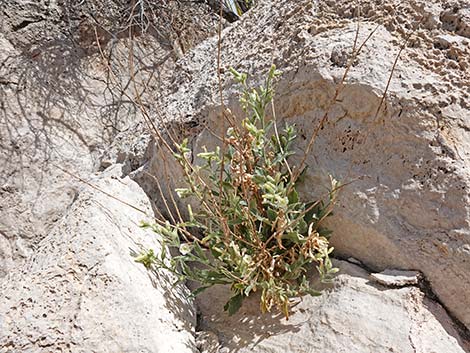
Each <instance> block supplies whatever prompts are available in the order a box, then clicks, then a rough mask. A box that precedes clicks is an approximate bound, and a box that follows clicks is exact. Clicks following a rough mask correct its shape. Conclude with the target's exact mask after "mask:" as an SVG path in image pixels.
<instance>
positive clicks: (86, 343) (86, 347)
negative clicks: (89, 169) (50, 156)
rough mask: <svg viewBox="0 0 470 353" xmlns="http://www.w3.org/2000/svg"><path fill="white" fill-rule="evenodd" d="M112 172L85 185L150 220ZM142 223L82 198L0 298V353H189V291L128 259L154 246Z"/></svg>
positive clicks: (103, 200) (142, 198)
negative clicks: (94, 188) (140, 224)
mask: <svg viewBox="0 0 470 353" xmlns="http://www.w3.org/2000/svg"><path fill="white" fill-rule="evenodd" d="M120 174H121V170H120V168H117V167H114V168H112V170H108V171H107V172H106V175H104V176H102V177H100V178H95V179H94V180H93V183H94V184H95V185H97V186H98V187H99V188H101V189H102V190H104V191H106V192H107V193H110V194H112V195H113V196H114V197H116V198H118V199H120V200H122V201H124V202H127V203H129V204H131V205H133V206H135V207H137V208H139V209H141V210H142V211H144V212H146V213H148V214H150V213H151V207H150V203H149V201H148V198H147V197H146V195H145V194H144V193H143V191H142V190H141V189H140V188H139V186H138V185H137V184H135V183H134V182H132V181H131V180H130V179H129V178H125V179H122V180H120V179H119V176H120ZM145 217H146V216H145V214H143V213H141V212H138V211H136V210H135V209H132V208H130V207H128V206H125V205H124V204H122V203H121V202H119V201H117V200H115V199H111V198H110V197H109V196H107V195H104V194H103V193H101V192H99V191H96V190H87V189H85V190H82V192H80V195H79V196H78V198H77V200H76V201H75V202H74V203H73V204H72V206H71V207H70V209H69V210H68V211H67V212H66V215H65V216H64V217H63V218H62V219H61V220H60V221H58V223H57V224H56V225H55V227H54V228H53V230H52V231H51V233H50V234H49V235H48V236H47V237H46V238H45V239H44V240H43V241H42V242H41V243H40V244H39V249H38V250H37V252H36V253H35V255H34V256H33V257H31V258H29V260H28V261H27V263H26V264H25V265H24V266H23V267H21V268H20V269H18V270H17V271H16V272H14V273H10V275H9V276H7V277H6V278H5V279H4V281H3V282H2V284H1V287H0V291H1V293H2V296H1V298H0V352H2V353H6V352H59V351H63V352H65V351H66V352H149V353H150V352H152V353H153V352H162V353H163V352H164V353H169V352H175V353H184V352H194V351H195V343H194V337H193V331H194V325H195V315H194V311H193V308H192V303H191V301H190V300H188V299H186V298H187V294H188V292H187V290H185V289H184V288H183V287H180V288H179V287H176V288H175V287H173V286H172V284H173V282H174V278H172V277H171V276H170V275H169V274H168V273H165V272H164V271H158V273H150V272H148V271H147V270H146V269H145V268H144V266H143V265H141V264H138V263H136V262H134V260H133V257H132V256H131V255H132V254H133V253H139V252H140V251H141V250H142V249H143V248H154V249H155V251H157V252H158V249H159V246H158V243H157V239H156V235H155V234H152V233H149V232H148V231H145V230H143V229H141V228H139V226H138V224H139V222H140V221H141V220H143V219H145Z"/></svg>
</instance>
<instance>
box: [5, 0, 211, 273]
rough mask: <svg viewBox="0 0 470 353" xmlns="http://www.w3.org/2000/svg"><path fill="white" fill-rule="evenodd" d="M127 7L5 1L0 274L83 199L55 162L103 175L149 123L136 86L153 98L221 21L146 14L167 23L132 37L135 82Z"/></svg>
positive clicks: (172, 10)
mask: <svg viewBox="0 0 470 353" xmlns="http://www.w3.org/2000/svg"><path fill="white" fill-rule="evenodd" d="M155 4H156V5H157V6H158V5H159V3H155ZM128 5H129V4H127V5H126V2H116V1H113V0H104V1H103V0H90V1H78V2H77V1H59V2H58V1H43V0H40V1H24V0H8V1H3V2H2V6H1V8H0V278H1V277H3V276H5V275H6V274H7V273H8V272H10V271H12V270H13V269H14V268H15V267H16V266H19V265H20V264H21V263H22V262H23V261H25V259H27V258H28V257H30V256H32V254H33V253H34V250H35V249H36V248H37V246H38V243H39V242H40V241H41V240H42V239H43V238H44V237H45V236H46V235H47V234H48V232H49V231H50V229H51V228H52V227H53V226H54V224H55V222H56V221H57V220H58V219H60V217H61V216H62V214H63V210H64V209H66V208H67V207H68V206H69V205H70V204H71V202H72V201H73V199H74V197H75V195H76V190H77V184H75V183H73V180H74V179H73V178H72V177H70V176H69V175H66V174H64V173H63V172H62V171H61V170H59V169H58V168H56V165H58V166H60V167H62V168H63V169H66V170H67V171H69V172H71V173H73V174H75V175H77V176H79V177H82V178H86V177H87V176H88V175H90V173H91V172H93V171H95V170H97V169H98V168H99V161H98V160H99V159H100V156H101V155H102V154H103V151H104V149H105V148H106V147H107V146H108V145H109V144H110V143H111V142H112V141H113V140H114V137H115V136H116V134H117V133H119V132H122V131H126V130H127V129H129V127H130V126H133V125H134V124H135V123H136V122H138V121H141V120H142V116H141V114H140V113H139V110H138V109H137V108H136V106H135V104H134V102H133V101H132V100H133V99H134V98H133V97H134V94H135V92H134V91H135V89H137V90H138V91H139V92H141V98H142V101H143V102H147V92H151V91H153V90H158V87H159V85H160V81H161V80H164V79H165V77H166V72H167V71H172V70H173V67H174V62H175V60H176V59H177V58H178V57H179V56H181V55H182V53H184V52H185V51H187V50H188V49H189V48H190V47H191V46H193V45H195V43H198V42H199V41H201V40H202V39H203V38H205V37H207V36H208V35H209V34H210V33H211V32H214V31H215V25H216V23H217V22H216V19H215V17H214V15H213V13H212V11H211V10H210V9H209V8H208V6H206V5H203V4H202V5H201V6H197V7H195V6H192V5H191V4H187V3H185V4H183V3H182V2H178V3H176V2H171V3H170V4H168V6H166V7H165V9H164V10H165V11H164V13H162V12H157V13H158V15H157V17H158V16H161V17H162V18H160V20H159V19H158V18H153V17H152V18H150V17H146V20H149V21H154V22H155V21H156V23H157V24H158V26H160V27H165V26H166V27H165V28H164V29H163V30H161V31H160V32H159V34H156V33H155V32H152V31H150V32H151V33H149V34H148V35H146V36H139V37H138V38H135V39H134V41H133V54H134V55H135V61H134V67H135V71H138V74H136V75H135V86H134V84H132V85H131V84H130V76H131V75H130V71H131V69H130V66H129V65H130V64H129V57H130V55H129V54H130V43H129V40H128V38H126V37H128V32H127V31H125V27H126V26H128V25H129V23H128V20H129V17H128V11H129V10H130V9H131V6H130V5H129V6H128ZM145 5H146V6H147V5H148V2H145ZM164 16H167V17H166V18H163V17H164ZM171 17H174V18H176V19H175V20H174V21H173V22H172V25H171V26H168V25H167V23H165V21H170V20H171ZM97 23H98V25H97V26H96V27H95V24H97ZM158 26H157V27H158ZM160 29H161V28H160ZM95 30H96V32H95ZM123 31H124V32H123ZM97 39H98V42H99V44H100V46H101V47H99V46H98V42H97ZM141 76H142V77H141ZM142 81H145V82H144V83H143V84H142V83H141V82H142ZM144 87H145V89H144ZM149 105H150V104H149ZM149 111H150V112H151V111H152V109H149ZM102 160H103V158H101V159H100V161H102ZM108 165H109V164H108Z"/></svg>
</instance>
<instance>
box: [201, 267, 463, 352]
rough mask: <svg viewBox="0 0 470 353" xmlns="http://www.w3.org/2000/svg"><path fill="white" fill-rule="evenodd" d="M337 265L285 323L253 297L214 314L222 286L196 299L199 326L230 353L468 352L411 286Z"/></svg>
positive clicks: (441, 314)
mask: <svg viewBox="0 0 470 353" xmlns="http://www.w3.org/2000/svg"><path fill="white" fill-rule="evenodd" d="M339 267H340V273H341V274H340V275H339V276H338V277H337V278H336V281H335V285H334V287H333V288H330V289H329V290H327V291H326V292H324V293H323V295H322V296H319V297H311V296H304V297H302V298H301V300H300V302H299V304H298V305H296V306H295V307H294V309H293V314H292V315H291V317H290V318H289V320H288V321H287V320H285V319H284V318H283V317H282V316H281V315H277V314H272V315H268V314H266V315H262V314H260V312H259V310H260V309H259V305H258V302H257V300H259V298H255V297H252V298H249V299H248V300H245V302H244V304H243V306H242V307H241V309H240V312H239V313H237V314H236V315H234V316H231V317H229V316H227V314H226V313H223V314H222V313H221V312H220V308H221V307H222V306H223V304H224V301H225V300H227V298H229V289H228V288H225V287H218V288H214V289H210V290H209V291H208V292H205V293H204V294H203V295H202V296H201V297H200V298H199V299H198V302H199V305H200V310H201V314H202V316H203V318H204V320H203V323H202V325H201V326H202V329H204V330H207V331H212V332H215V333H216V334H217V336H218V338H219V344H220V347H224V348H225V349H227V351H228V352H237V353H245V352H246V353H248V352H250V353H258V352H259V353H261V352H263V353H265V352H270V353H276V352H289V353H301V352H350V353H367V352H370V353H389V352H397V353H415V352H426V353H441V352H449V353H450V352H453V353H454V352H455V353H457V352H458V353H464V352H465V351H466V349H468V348H469V347H468V346H465V343H464V342H462V341H461V340H460V339H459V338H458V333H457V332H456V331H455V329H454V328H453V327H452V325H451V324H450V322H451V321H450V319H449V317H448V316H447V315H446V313H445V311H444V310H443V309H442V307H441V306H440V305H438V304H436V303H435V302H433V301H431V300H429V299H428V298H426V297H424V295H423V293H422V292H421V291H420V290H419V289H418V288H416V287H406V288H400V289H387V288H385V287H382V286H381V285H376V284H374V283H371V282H369V281H368V273H367V272H365V271H364V270H362V269H361V268H359V267H357V266H355V265H352V264H348V263H345V262H339ZM218 349H219V351H220V348H218ZM222 349H223V348H222ZM217 352H218V351H217V350H212V351H210V353H217Z"/></svg>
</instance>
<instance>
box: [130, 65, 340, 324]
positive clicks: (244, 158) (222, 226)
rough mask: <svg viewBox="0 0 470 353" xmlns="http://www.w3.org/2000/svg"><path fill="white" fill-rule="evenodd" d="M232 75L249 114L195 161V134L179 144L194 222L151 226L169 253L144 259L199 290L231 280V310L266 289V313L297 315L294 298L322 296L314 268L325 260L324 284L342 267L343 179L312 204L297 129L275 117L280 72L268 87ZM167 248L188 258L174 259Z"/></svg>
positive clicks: (182, 194) (177, 154)
mask: <svg viewBox="0 0 470 353" xmlns="http://www.w3.org/2000/svg"><path fill="white" fill-rule="evenodd" d="M231 71H232V74H233V76H234V78H235V80H236V81H237V82H238V83H239V84H240V85H241V87H242V90H241V97H240V102H241V105H242V108H243V111H244V112H245V113H246V117H245V118H244V119H243V120H242V121H241V124H238V125H237V124H236V123H235V119H231V120H230V121H232V123H231V126H230V127H229V128H228V129H227V131H226V135H225V136H224V141H223V144H222V146H219V147H217V148H216V149H215V150H213V151H208V150H207V149H204V151H203V152H202V153H199V154H198V155H197V156H198V158H199V161H200V163H199V164H197V163H192V162H191V161H190V149H189V148H188V142H187V140H185V141H183V142H182V143H181V144H178V145H177V146H176V149H175V150H176V152H175V153H174V157H175V158H176V160H177V161H178V163H179V164H180V166H181V167H182V169H183V171H184V176H185V182H186V185H185V187H184V188H179V189H176V192H177V194H178V195H179V196H180V197H181V198H189V200H190V201H191V202H188V206H187V208H188V214H189V217H188V220H187V221H181V222H177V223H176V224H171V223H170V222H166V223H161V222H160V223H157V224H148V223H145V224H144V225H143V226H145V227H151V228H152V229H153V230H154V231H155V232H156V233H158V234H160V235H161V236H162V239H163V240H162V243H163V244H162V245H163V246H162V250H161V252H160V254H155V253H154V252H153V251H149V252H146V253H143V254H142V255H141V256H140V257H139V258H137V259H136V261H139V262H142V263H143V264H144V265H145V266H147V267H151V266H153V265H156V266H157V267H162V268H166V269H168V270H170V271H172V272H174V273H176V274H177V276H178V278H179V280H181V281H183V280H188V279H189V280H192V281H196V282H198V283H199V284H200V287H199V288H198V289H197V290H196V291H195V292H194V294H195V295H196V294H198V293H200V292H202V291H203V290H205V289H207V288H209V287H211V286H213V285H216V284H228V285H230V286H231V289H232V292H233V296H232V298H231V299H230V300H229V301H228V302H227V304H226V305H225V310H227V311H228V312H229V314H233V313H235V312H236V311H237V310H238V309H239V308H240V306H241V304H242V301H243V299H244V298H245V297H247V296H248V295H250V293H252V292H256V291H261V303H260V305H261V310H262V312H266V311H270V310H271V308H272V307H273V306H277V307H278V308H279V309H280V310H281V311H282V312H283V313H284V315H285V316H286V317H288V315H289V307H290V303H291V300H290V299H291V298H292V297H296V296H300V295H304V294H310V295H318V294H320V293H319V292H318V291H317V290H315V289H313V288H311V285H310V283H309V281H308V279H307V276H306V273H307V269H308V267H309V265H310V264H312V263H313V264H316V268H317V270H318V273H319V275H320V278H321V280H322V281H329V280H330V279H331V276H332V275H333V274H334V273H335V272H336V271H337V269H336V268H334V267H333V266H332V263H331V261H330V258H329V254H330V253H331V251H332V250H333V248H331V247H329V243H328V236H329V233H330V232H329V231H328V230H327V229H325V228H323V227H322V221H323V220H324V219H325V217H327V216H328V215H330V214H331V211H332V208H333V205H334V202H335V199H336V193H337V190H338V188H339V183H338V182H337V181H336V180H335V179H333V178H331V189H330V191H329V192H327V193H326V194H325V200H316V201H310V202H304V201H302V198H301V197H300V196H299V194H298V192H297V190H296V183H298V182H300V179H301V176H302V173H299V172H296V171H295V170H294V169H293V168H292V167H291V165H290V164H289V162H288V160H289V157H290V156H291V155H292V154H293V152H292V144H293V142H294V140H295V138H296V133H295V127H294V126H293V125H289V124H286V125H285V127H284V128H283V129H282V130H278V127H277V125H276V121H275V119H274V118H271V119H269V118H268V115H267V112H268V110H269V108H270V105H271V102H272V98H273V94H274V91H273V81H274V80H275V78H276V77H277V76H278V75H279V74H280V73H279V72H278V71H277V70H276V69H275V67H274V66H273V67H271V69H270V70H269V73H268V75H267V78H266V80H265V83H264V85H262V86H260V87H258V88H256V89H252V88H250V87H249V86H248V84H247V75H246V74H243V73H239V72H237V71H235V70H234V69H231ZM273 116H274V114H273ZM190 204H193V206H194V205H197V207H194V210H193V207H191V206H190ZM196 234H202V235H200V236H196ZM167 247H174V248H178V249H179V253H180V254H179V255H178V256H175V257H172V258H170V257H169V256H168V254H167V250H166V248H167Z"/></svg>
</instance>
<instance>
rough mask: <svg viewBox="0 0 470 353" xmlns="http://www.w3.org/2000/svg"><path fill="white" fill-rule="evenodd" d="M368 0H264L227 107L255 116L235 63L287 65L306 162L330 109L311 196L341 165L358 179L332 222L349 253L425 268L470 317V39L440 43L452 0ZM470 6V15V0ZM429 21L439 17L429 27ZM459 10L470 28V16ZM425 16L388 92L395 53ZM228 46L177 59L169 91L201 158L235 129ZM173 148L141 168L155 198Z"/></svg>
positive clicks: (182, 130) (316, 152) (245, 41)
mask: <svg viewBox="0 0 470 353" xmlns="http://www.w3.org/2000/svg"><path fill="white" fill-rule="evenodd" d="M360 3H361V4H362V7H361V12H360V14H358V13H356V9H357V8H356V4H355V3H354V4H353V3H351V2H338V1H326V2H319V4H318V6H316V5H315V2H311V1H307V0H305V1H295V2H293V1H263V2H261V4H260V5H259V7H258V8H257V9H255V10H254V11H252V12H249V13H247V14H246V15H245V16H244V18H243V19H242V20H241V21H240V23H238V24H236V25H234V26H233V27H231V28H229V29H227V30H226V31H224V33H223V42H222V57H221V60H222V66H221V70H222V71H223V72H224V73H225V74H224V75H223V78H222V82H221V84H222V89H223V97H224V105H225V107H226V108H229V109H230V110H231V111H232V112H233V113H234V114H239V113H241V109H240V107H239V104H238V102H237V92H238V89H239V87H237V85H236V84H235V82H234V80H232V79H231V78H230V75H229V74H228V68H229V67H230V66H233V67H234V68H236V69H237V70H239V71H241V72H247V73H248V74H249V75H251V76H250V77H251V78H250V84H252V85H255V84H256V83H259V82H261V80H262V79H263V75H264V74H265V72H267V70H268V68H269V67H270V65H271V63H273V62H274V63H275V64H276V65H277V67H278V68H279V69H280V70H282V71H283V72H284V74H283V76H282V78H281V79H280V80H279V82H278V85H277V95H276V97H275V98H274V104H275V107H276V116H277V118H278V119H279V123H280V124H281V125H282V124H283V123H284V122H290V123H295V124H296V126H297V131H298V134H297V135H298V139H297V142H296V143H297V145H296V149H297V152H298V157H296V158H297V161H299V160H300V158H301V157H300V156H302V153H303V151H304V150H305V148H306V146H307V143H308V141H309V139H310V136H311V134H312V131H313V130H314V129H315V128H316V127H317V126H318V124H319V121H320V120H321V118H322V117H323V116H324V115H325V113H328V115H327V116H328V118H327V119H326V122H325V124H324V126H323V128H322V130H321V131H320V134H319V136H318V137H317V138H316V140H315V144H314V147H313V150H312V151H310V153H309V154H308V156H307V164H308V166H309V170H308V173H307V176H306V179H305V181H304V182H303V184H302V185H300V189H301V195H303V197H304V198H305V199H310V200H311V199H315V198H316V197H318V196H320V195H324V190H325V188H326V187H327V186H328V185H327V184H328V180H329V179H328V174H332V175H333V176H335V177H336V179H339V180H340V181H342V182H343V183H348V182H349V181H352V180H354V182H353V183H351V184H349V185H348V186H347V187H345V188H343V189H342V191H341V196H340V204H339V205H338V207H337V209H336V211H335V216H334V217H332V218H331V219H330V220H331V222H330V224H329V226H330V228H331V229H332V230H333V231H334V233H333V237H332V243H333V245H334V247H335V248H336V251H337V253H338V254H340V255H341V256H342V257H344V258H348V257H350V256H352V257H354V258H356V259H358V260H360V261H361V262H362V263H364V264H365V265H366V266H368V267H369V268H372V269H373V270H374V271H382V270H385V269H386V268H404V269H415V270H418V271H420V272H422V273H423V275H424V276H425V277H426V278H427V280H429V282H430V284H431V286H432V288H433V291H434V292H435V293H436V295H437V296H438V297H439V299H440V300H441V301H442V303H443V305H444V306H445V307H446V308H447V309H449V310H450V312H451V313H452V314H453V315H454V316H455V317H456V318H458V319H459V320H461V321H462V322H463V323H464V324H465V325H467V327H470V276H468V272H469V264H470V253H469V252H468V246H469V244H470V232H469V230H468V229H469V224H470V210H469V207H468V205H469V202H470V198H469V192H468V190H470V172H469V170H470V152H469V151H470V138H469V134H468V131H469V129H470V123H469V120H468V115H469V114H470V105H469V92H468V87H469V84H470V77H469V76H468V71H467V67H468V63H469V61H470V48H468V47H466V48H464V47H462V51H461V52H459V53H457V54H456V56H455V55H453V54H451V53H450V52H449V50H451V48H449V49H445V48H442V49H439V48H436V47H435V40H436V39H435V38H436V36H439V35H444V34H451V33H449V32H448V31H449V29H447V27H446V25H445V23H446V22H445V20H444V18H443V21H444V23H443V22H441V21H440V20H439V19H438V17H436V14H437V15H439V13H440V12H442V11H446V9H447V7H448V5H449V4H446V3H442V2H435V3H434V2H433V3H429V2H425V1H419V2H418V3H419V4H418V3H416V2H414V1H401V0H400V1H398V0H397V1H393V2H392V3H391V4H389V5H387V6H383V3H382V2H370V1H361V2H360ZM449 6H450V5H449ZM455 6H457V7H458V6H459V5H455ZM394 9H396V12H397V13H396V14H395V12H393V14H391V11H392V10H393V11H395V10H394ZM461 9H462V10H461V11H460V10H459V11H460V12H458V13H459V14H460V13H464V10H465V9H464V3H461ZM465 11H466V10H465ZM431 14H434V17H432V16H431ZM459 16H460V15H459ZM423 17H424V18H428V19H430V18H431V17H432V18H433V21H432V22H433V23H434V24H433V25H430V23H427V22H426V23H421V22H420V21H419V19H421V18H423ZM458 18H459V21H460V22H459V26H458V28H459V33H460V35H462V33H463V32H462V30H461V29H462V28H464V27H463V25H462V23H464V22H465V16H463V15H462V16H460V17H458ZM357 19H359V20H362V19H367V21H368V22H362V21H361V22H360V25H359V33H358V38H357V47H361V52H360V53H359V55H358V56H357V58H356V62H355V63H354V65H353V67H352V68H351V70H350V71H349V75H348V76H347V78H346V80H345V82H344V84H343V85H341V88H340V89H339V91H338V92H336V91H337V89H338V83H339V82H340V81H341V79H342V76H343V74H344V70H345V68H344V67H343V66H344V60H343V59H342V54H341V53H343V52H344V53H348V52H352V47H353V43H354V42H355V38H356V31H357V28H358V27H357V22H356V21H357ZM374 21H375V23H374ZM462 21H463V22H462ZM377 23H382V24H383V25H380V24H379V25H377ZM416 26H417V29H416V32H414V35H412V36H411V37H410V39H409V41H408V44H407V45H405V47H404V49H403V51H402V52H401V55H400V60H398V63H397V65H396V67H395V71H394V73H393V76H392V78H391V80H390V84H389V86H388V92H387V95H386V96H385V97H384V100H383V101H382V96H383V93H384V90H385V88H386V87H387V83H388V81H389V78H390V74H391V72H390V71H391V69H392V67H393V65H394V61H395V58H396V56H397V54H398V53H399V51H400V47H401V46H402V45H403V43H404V42H405V39H406V37H407V36H408V34H409V33H410V28H414V27H416ZM461 32H462V33H461ZM338 53H339V54H341V55H337V54H338ZM216 55H217V41H216V40H215V39H214V38H212V39H209V40H206V41H205V42H203V43H201V44H200V45H199V46H198V47H196V48H195V49H194V50H193V51H191V52H190V53H188V55H186V56H185V57H184V58H183V59H182V60H180V61H179V62H178V63H177V66H178V70H177V71H176V73H175V75H174V77H173V80H172V81H171V82H169V83H168V84H167V85H166V86H165V87H164V88H163V89H162V91H161V92H162V93H161V95H160V97H159V99H158V100H157V102H158V107H157V108H159V109H160V111H161V119H163V121H165V122H167V124H170V125H171V123H172V124H173V125H172V128H173V129H172V132H173V131H176V132H175V136H189V141H190V146H191V147H192V149H193V155H196V154H197V153H198V152H199V151H200V150H201V149H202V147H203V146H206V147H207V148H208V149H211V148H213V147H214V146H215V145H217V144H218V143H219V142H218V139H217V138H214V134H215V135H219V136H220V135H222V134H223V131H222V130H223V128H224V127H225V128H226V127H227V123H225V124H224V119H223V118H222V116H221V105H220V98H219V92H218V89H219V85H218V80H217V73H216V68H215V66H214V62H216V61H217V60H216ZM332 58H334V60H333V61H332ZM437 62H438V63H439V64H435V63H437ZM381 102H382V104H381ZM164 153H165V150H164V148H163V147H161V148H160V151H159V150H158V149H157V150H156V151H155V152H154V155H153V157H152V158H151V159H150V160H146V161H145V162H144V161H143V162H142V165H141V166H140V167H139V168H137V169H136V170H135V172H134V174H133V175H134V176H135V180H138V181H139V183H140V184H141V185H146V186H144V187H145V189H146V190H147V192H148V194H149V195H152V194H153V195H158V194H157V192H156V191H155V186H153V189H152V182H151V180H150V179H149V177H148V174H147V173H150V174H153V175H156V176H157V177H158V178H159V180H162V181H164V180H167V179H166V177H165V176H164V175H162V172H163V170H162V168H160V166H161V165H162V157H161V156H162V155H164ZM292 164H293V165H295V164H296V162H295V159H293V160H292ZM170 170H171V173H172V176H174V175H178V174H177V171H176V169H170ZM171 180H173V181H178V180H179V178H178V177H175V178H171ZM170 187H172V186H170ZM163 188H164V189H165V190H166V185H164V186H163ZM157 203H158V200H157ZM162 206H163V205H162ZM183 208H185V207H183Z"/></svg>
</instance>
